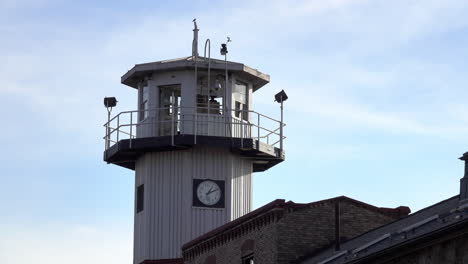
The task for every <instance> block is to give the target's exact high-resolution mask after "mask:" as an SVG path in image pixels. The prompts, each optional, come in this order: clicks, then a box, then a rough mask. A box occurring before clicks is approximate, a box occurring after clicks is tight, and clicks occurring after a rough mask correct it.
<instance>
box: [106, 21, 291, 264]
mask: <svg viewBox="0 0 468 264" xmlns="http://www.w3.org/2000/svg"><path fill="white" fill-rule="evenodd" d="M194 24H195V28H194V30H193V31H194V41H193V52H192V56H189V57H183V58H179V59H173V60H166V61H157V62H151V63H144V64H137V65H135V66H134V67H133V68H132V69H131V70H130V71H128V72H127V73H126V74H124V75H123V76H122V78H121V82H122V83H123V84H125V85H127V86H129V87H131V88H134V89H136V90H137V92H138V108H137V110H133V111H124V112H120V113H118V114H116V115H115V116H113V117H111V115H110V109H111V107H112V106H115V104H116V101H115V98H106V99H105V105H106V106H107V107H108V110H109V120H108V122H107V123H106V124H105V125H104V126H105V128H106V134H105V136H104V139H105V151H104V160H105V161H106V162H108V163H112V164H116V165H119V166H122V167H124V168H128V169H131V170H134V171H135V215H134V217H135V219H134V221H135V222H134V258H133V263H134V264H139V263H142V262H145V261H147V262H145V263H148V261H149V262H151V261H153V260H163V259H164V260H167V259H175V258H180V257H181V246H182V245H183V244H184V243H186V242H188V241H190V240H192V239H194V238H196V237H198V236H200V235H202V234H204V233H206V232H208V231H210V230H212V229H214V228H216V227H218V226H220V225H222V224H225V223H226V222H229V221H232V220H234V219H236V218H238V217H240V216H242V215H244V214H246V213H248V212H250V211H251V208H252V173H254V172H262V171H265V170H267V169H269V168H271V167H272V166H274V165H276V164H278V163H279V162H282V161H283V160H284V158H285V156H284V150H283V147H282V146H283V139H284V138H285V137H284V136H283V135H282V134H283V133H282V131H283V126H284V123H283V122H282V114H281V120H276V119H274V118H271V117H268V116H266V115H263V114H261V113H258V112H256V111H254V108H253V104H252V102H253V94H254V92H255V91H257V90H258V89H260V88H262V87H263V86H264V85H265V84H267V83H268V82H269V80H270V77H269V75H267V74H264V73H261V72H259V71H258V70H256V69H253V68H250V67H248V66H246V65H244V64H241V63H236V62H230V61H227V59H226V54H227V46H226V44H222V48H221V54H222V55H224V59H225V60H217V59H211V58H210V57H211V56H210V47H209V46H210V45H209V44H210V41H209V40H207V41H206V43H205V55H204V56H203V57H201V56H199V55H198V48H197V46H198V28H197V25H196V22H195V21H194ZM207 48H208V49H207ZM207 50H208V54H206V51H207ZM278 96H279V100H280V101H281V106H282V101H284V100H286V99H287V97H286V95H285V94H284V92H283V93H280V94H278V95H277V98H276V99H277V100H278ZM272 99H273V98H272ZM272 101H273V100H272ZM281 109H282V107H281ZM281 111H282V110H281ZM281 113H282V112H281ZM158 263H163V262H158Z"/></svg>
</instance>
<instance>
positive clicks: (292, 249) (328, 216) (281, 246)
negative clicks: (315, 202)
mask: <svg viewBox="0 0 468 264" xmlns="http://www.w3.org/2000/svg"><path fill="white" fill-rule="evenodd" d="M394 220H395V219H394V218H393V217H390V216H388V215H384V214H382V213H379V212H376V211H375V210H369V209H367V208H364V207H362V206H357V205H355V204H353V203H350V202H346V201H342V202H340V222H341V228H340V237H341V238H342V239H349V238H352V237H355V236H357V235H360V234H362V233H364V232H367V231H369V230H371V229H374V228H376V227H378V226H381V225H384V224H386V223H389V222H392V221H394ZM278 234H279V238H278V260H277V262H276V263H290V261H291V260H295V259H297V258H299V257H301V256H304V255H306V254H311V253H313V252H317V251H318V250H321V249H323V248H324V247H328V246H330V245H333V244H334V243H335V204H333V203H329V204H325V205H322V206H320V207H315V208H307V209H305V210H299V211H296V212H292V213H290V214H287V215H286V216H285V217H284V218H283V219H282V221H280V222H279V223H278Z"/></svg>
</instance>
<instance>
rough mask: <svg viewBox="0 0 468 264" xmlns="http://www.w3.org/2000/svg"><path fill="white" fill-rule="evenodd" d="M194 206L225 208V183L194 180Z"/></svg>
mask: <svg viewBox="0 0 468 264" xmlns="http://www.w3.org/2000/svg"><path fill="white" fill-rule="evenodd" d="M193 206H196V207H209V208H224V181H219V180H210V179H193Z"/></svg>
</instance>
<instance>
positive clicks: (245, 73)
mask: <svg viewBox="0 0 468 264" xmlns="http://www.w3.org/2000/svg"><path fill="white" fill-rule="evenodd" d="M196 61H197V68H199V69H207V68H208V59H206V60H205V58H204V57H198V60H196ZM226 66H227V69H228V71H229V72H237V73H238V74H239V75H240V76H241V77H242V78H245V79H247V80H250V81H251V82H252V84H253V89H254V91H256V90H257V89H259V88H260V87H262V86H264V85H265V84H267V83H269V82H270V75H268V74H265V73H262V72H260V71H258V70H257V69H254V68H251V67H249V66H247V65H245V64H242V63H238V62H232V61H227V63H226V62H225V61H224V60H217V59H211V62H210V68H211V70H213V71H223V72H224V70H225V67H226ZM194 67H195V60H194V59H193V57H192V56H189V57H182V58H178V59H172V60H164V61H155V62H149V63H142V64H136V65H135V66H134V67H133V68H132V69H130V70H129V71H128V72H127V73H125V74H124V75H123V76H122V77H121V83H123V84H125V85H128V86H130V87H133V88H137V87H138V86H137V85H138V82H139V81H140V80H141V79H142V78H143V77H144V76H147V75H148V74H150V73H152V72H164V71H174V70H187V69H194Z"/></svg>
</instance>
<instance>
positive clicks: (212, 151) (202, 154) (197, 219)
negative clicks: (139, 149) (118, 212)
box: [134, 148, 252, 264]
mask: <svg viewBox="0 0 468 264" xmlns="http://www.w3.org/2000/svg"><path fill="white" fill-rule="evenodd" d="M135 174H136V178H135V188H136V186H138V185H140V184H145V202H144V203H145V204H144V210H143V211H142V212H140V213H138V214H136V215H135V228H134V230H135V234H134V263H135V264H137V263H140V262H141V261H143V260H145V259H164V258H177V257H180V254H181V252H180V247H181V246H182V244H184V243H186V242H188V241H190V240H191V239H193V238H195V237H198V236H200V235H202V234H204V233H206V232H208V231H210V230H212V229H214V228H216V227H218V226H220V225H222V224H224V223H226V222H228V221H231V220H233V219H235V218H238V217H240V216H242V215H244V214H246V213H248V212H250V210H251V204H252V201H251V199H252V196H251V193H252V190H251V182H252V181H251V177H252V162H251V161H249V160H246V159H242V158H241V157H239V156H237V155H234V154H232V153H231V152H230V151H229V150H226V149H217V148H194V149H191V150H187V151H173V152H158V153H147V154H145V155H143V156H142V157H141V158H139V159H138V161H137V164H136V168H135ZM194 178H197V179H205V178H209V179H216V180H224V181H225V184H226V186H225V202H226V206H225V209H207V208H193V207H192V179H194Z"/></svg>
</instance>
